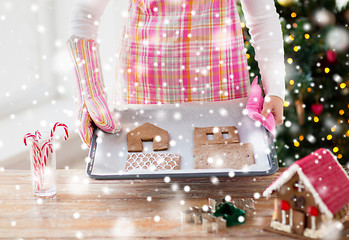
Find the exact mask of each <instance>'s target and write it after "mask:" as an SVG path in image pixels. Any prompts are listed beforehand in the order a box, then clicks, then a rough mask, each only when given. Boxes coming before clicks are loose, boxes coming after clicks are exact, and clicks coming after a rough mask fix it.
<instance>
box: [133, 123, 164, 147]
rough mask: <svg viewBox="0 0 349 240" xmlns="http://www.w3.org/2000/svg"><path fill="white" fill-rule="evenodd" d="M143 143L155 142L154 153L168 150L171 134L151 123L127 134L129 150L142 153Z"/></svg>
mask: <svg viewBox="0 0 349 240" xmlns="http://www.w3.org/2000/svg"><path fill="white" fill-rule="evenodd" d="M143 141H153V150H154V151H161V150H166V149H168V144H169V134H168V132H167V131H165V130H164V129H162V128H159V127H157V126H155V125H153V124H151V123H148V122H147V123H144V124H142V125H141V126H139V127H137V128H135V129H133V130H132V131H130V132H128V133H127V150H128V151H129V152H142V151H143Z"/></svg>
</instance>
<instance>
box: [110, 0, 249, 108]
mask: <svg viewBox="0 0 349 240" xmlns="http://www.w3.org/2000/svg"><path fill="white" fill-rule="evenodd" d="M130 1H131V2H130V5H129V9H128V16H127V19H126V20H125V22H124V27H123V33H122V38H121V40H120V42H121V44H119V49H118V54H119V58H118V61H117V78H119V79H118V81H119V82H120V84H121V89H120V86H119V89H117V90H116V91H117V93H118V90H119V92H121V93H122V99H123V101H124V103H128V104H155V103H159V102H160V103H177V102H190V101H224V100H229V99H234V98H241V97H246V96H247V94H248V91H249V87H250V81H249V76H248V70H247V60H246V54H245V51H244V41H243V35H242V30H241V24H240V18H239V15H238V12H237V7H236V0H130ZM120 90H121V91H120Z"/></svg>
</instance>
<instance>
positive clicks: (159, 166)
mask: <svg viewBox="0 0 349 240" xmlns="http://www.w3.org/2000/svg"><path fill="white" fill-rule="evenodd" d="M179 162H180V155H179V154H174V153H129V154H128V156H127V161H126V168H125V172H127V171H130V170H134V169H145V170H150V171H161V170H178V169H179Z"/></svg>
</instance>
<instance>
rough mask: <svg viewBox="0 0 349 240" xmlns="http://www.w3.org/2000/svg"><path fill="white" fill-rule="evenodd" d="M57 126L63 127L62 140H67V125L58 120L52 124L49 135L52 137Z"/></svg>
mask: <svg viewBox="0 0 349 240" xmlns="http://www.w3.org/2000/svg"><path fill="white" fill-rule="evenodd" d="M57 127H63V128H64V131H65V136H64V140H67V139H68V138H69V134H68V127H67V125H65V124H64V123H60V122H56V123H55V125H54V126H53V128H52V130H51V137H53V135H54V133H55V132H56V128H57Z"/></svg>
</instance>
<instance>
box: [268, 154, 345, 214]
mask: <svg viewBox="0 0 349 240" xmlns="http://www.w3.org/2000/svg"><path fill="white" fill-rule="evenodd" d="M295 173H298V175H299V178H300V180H301V181H303V183H304V184H305V186H306V187H307V189H308V190H309V191H310V192H311V194H312V195H313V197H314V199H315V202H316V203H317V204H318V205H319V208H320V210H321V211H322V212H323V213H325V214H326V216H327V217H329V218H332V217H333V215H334V214H336V213H337V212H338V211H339V210H341V209H342V208H343V207H345V206H346V205H347V204H348V202H349V176H348V174H347V173H346V172H345V170H344V169H343V167H342V166H341V165H340V164H339V162H338V161H337V160H336V157H335V156H334V155H333V154H332V153H331V152H330V151H329V150H327V149H324V148H320V149H318V150H316V151H315V152H313V153H312V154H309V155H308V156H306V157H304V158H302V159H301V160H298V161H296V162H294V163H293V164H292V165H291V166H290V167H289V168H288V169H287V170H286V171H285V172H283V174H282V175H281V176H280V177H279V178H277V179H276V180H275V181H274V182H273V183H272V184H271V185H270V186H269V187H268V188H267V189H266V190H265V191H264V192H263V196H265V197H269V196H270V195H271V194H272V192H273V191H275V190H277V189H279V188H280V187H281V186H282V185H283V184H285V183H286V182H287V181H289V180H290V179H291V178H292V176H293V175H294V174H295Z"/></svg>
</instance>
